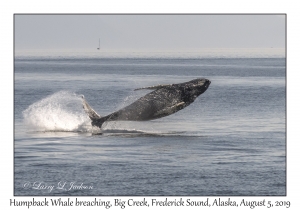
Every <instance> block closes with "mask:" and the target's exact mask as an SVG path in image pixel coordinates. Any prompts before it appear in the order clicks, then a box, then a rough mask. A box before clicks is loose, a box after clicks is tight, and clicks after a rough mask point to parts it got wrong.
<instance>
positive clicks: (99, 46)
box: [97, 39, 100, 50]
mask: <svg viewBox="0 0 300 210" xmlns="http://www.w3.org/2000/svg"><path fill="white" fill-rule="evenodd" d="M97 50H100V39H99V47H98V48H97Z"/></svg>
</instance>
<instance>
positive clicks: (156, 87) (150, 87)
mask: <svg viewBox="0 0 300 210" xmlns="http://www.w3.org/2000/svg"><path fill="white" fill-rule="evenodd" d="M170 86H172V84H169V85H154V86H149V87H142V88H137V89H134V90H144V89H148V90H157V89H160V88H164V87H170Z"/></svg>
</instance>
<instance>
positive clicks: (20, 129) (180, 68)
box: [14, 52, 286, 196]
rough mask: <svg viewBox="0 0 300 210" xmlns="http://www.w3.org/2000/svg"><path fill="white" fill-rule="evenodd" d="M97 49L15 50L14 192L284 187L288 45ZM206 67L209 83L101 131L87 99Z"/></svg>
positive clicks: (155, 192) (266, 190) (121, 94)
mask: <svg viewBox="0 0 300 210" xmlns="http://www.w3.org/2000/svg"><path fill="white" fill-rule="evenodd" d="M97 53H98V52H97ZM97 53H93V54H90V55H77V56H74V55H73V54H63V55H55V56H53V55H47V54H46V55H28V54H27V55H26V54H25V55H17V56H16V57H15V61H14V195H16V196H17V195H31V196H33V195H35V196H38V195H43V196H47V195H49V196H53V195H59V196H61V195H69V196H71V195H89V196H124V195H126V196H133V195H136V196H139V195H143V196H173V195H176V196H215V195H216V196H239V195H247V196H265V195H281V196H282V195H286V59H285V57H284V55H283V56H278V55H277V54H276V55H275V56H274V55H273V56H270V55H268V54H265V55H264V54H256V56H253V54H249V55H247V53H243V54H239V53H238V52H237V53H236V54H232V53H231V54H227V55H226V54H224V52H221V53H219V54H217V55H215V54H214V53H211V54H205V53H202V54H201V53H200V54H197V53H193V54H189V53H185V54H175V55H174V54H167V53H157V54H155V55H151V56H149V54H147V53H144V54H139V53H135V54H130V55H129V54H126V53H120V54H118V53H115V54H113V53H110V54H103V53H101V52H99V53H98V54H97ZM200 77H204V78H207V79H209V80H210V81H211V85H210V87H209V88H208V90H207V91H206V92H205V93H204V94H202V95H200V96H199V97H198V98H197V99H196V100H195V102H194V103H192V104H191V105H190V106H188V107H186V108H185V109H183V110H181V111H179V112H177V113H175V114H173V115H170V116H167V117H165V118H161V119H157V120H153V121H146V122H109V123H105V124H104V126H103V130H102V131H101V130H99V129H97V128H93V127H91V122H90V120H89V118H88V117H87V115H86V114H85V112H84V110H83V109H82V104H81V98H80V97H81V95H84V97H85V98H86V100H87V101H88V103H89V104H90V105H91V106H92V107H93V108H94V109H95V110H96V111H97V112H98V113H99V114H100V115H106V114H109V113H111V112H113V111H116V110H118V109H120V108H122V107H124V106H126V105H128V104H130V103H132V102H134V101H135V100H137V99H138V98H139V97H141V96H143V95H145V94H147V93H148V92H150V91H149V90H140V91H134V89H135V88H139V87H144V86H153V85H158V84H170V83H181V82H186V81H189V80H192V79H195V78H200Z"/></svg>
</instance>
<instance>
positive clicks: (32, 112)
mask: <svg viewBox="0 0 300 210" xmlns="http://www.w3.org/2000/svg"><path fill="white" fill-rule="evenodd" d="M23 117H24V122H25V124H26V125H27V126H28V127H29V128H31V129H33V130H35V131H65V132H66V131H68V132H70V131H71V132H90V131H91V130H92V126H91V121H90V119H89V118H88V116H87V114H86V113H85V112H84V110H83V108H82V101H81V98H80V96H78V95H76V94H75V93H71V92H68V91H59V92H57V93H54V94H53V95H50V96H48V97H46V98H44V99H42V100H40V101H37V102H35V103H33V104H32V105H30V106H29V107H28V108H27V109H26V110H25V111H23Z"/></svg>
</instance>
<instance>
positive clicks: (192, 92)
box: [181, 78, 211, 103]
mask: <svg viewBox="0 0 300 210" xmlns="http://www.w3.org/2000/svg"><path fill="white" fill-rule="evenodd" d="M210 83H211V82H210V80H208V79H205V78H199V79H194V80H191V81H189V82H185V83H181V85H182V87H183V95H184V97H183V98H184V101H185V102H187V103H192V102H193V101H194V100H195V99H196V98H197V97H198V96H199V95H201V94H202V93H204V92H205V91H206V90H207V89H208V87H209V85H210Z"/></svg>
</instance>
